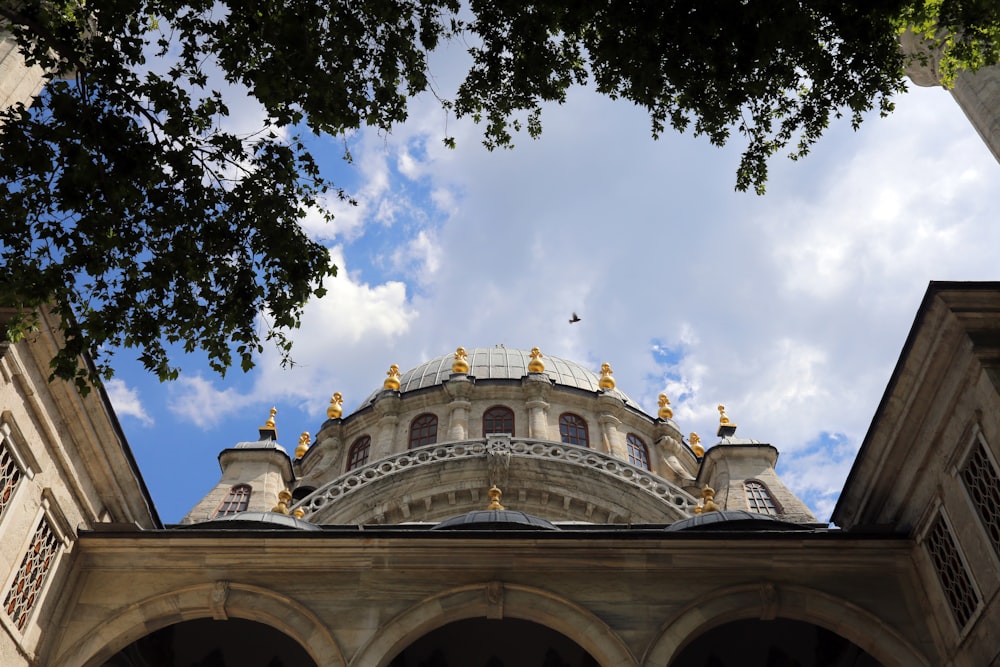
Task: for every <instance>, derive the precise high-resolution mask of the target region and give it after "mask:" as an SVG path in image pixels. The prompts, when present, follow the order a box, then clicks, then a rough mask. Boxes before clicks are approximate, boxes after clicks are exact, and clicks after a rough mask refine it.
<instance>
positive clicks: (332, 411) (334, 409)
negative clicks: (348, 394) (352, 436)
mask: <svg viewBox="0 0 1000 667" xmlns="http://www.w3.org/2000/svg"><path fill="white" fill-rule="evenodd" d="M343 403H344V395H343V394H341V393H340V392H339V391H335V392H333V396H332V397H331V398H330V405H328V406H326V418H327V419H340V415H342V414H344V405H343Z"/></svg>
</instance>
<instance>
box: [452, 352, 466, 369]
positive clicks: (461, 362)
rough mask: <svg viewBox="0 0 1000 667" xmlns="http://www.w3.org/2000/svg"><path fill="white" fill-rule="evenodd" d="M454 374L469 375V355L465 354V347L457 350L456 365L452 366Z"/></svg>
mask: <svg viewBox="0 0 1000 667" xmlns="http://www.w3.org/2000/svg"><path fill="white" fill-rule="evenodd" d="M451 372H452V373H468V372H469V355H468V354H467V353H466V352H465V348H464V347H459V348H458V349H456V350H455V363H453V364H452V365H451Z"/></svg>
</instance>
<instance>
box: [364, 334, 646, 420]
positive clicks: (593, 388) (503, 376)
mask: <svg viewBox="0 0 1000 667" xmlns="http://www.w3.org/2000/svg"><path fill="white" fill-rule="evenodd" d="M466 352H467V354H468V362H469V373H468V374H469V375H470V376H472V377H475V378H476V379H477V380H520V379H521V378H522V377H524V376H525V375H527V374H528V364H529V363H530V362H531V352H530V351H528V350H515V349H508V348H503V347H474V348H471V349H468V350H466ZM544 359H545V371H544V373H545V374H546V375H548V376H549V377H550V378H551V379H552V380H553V381H554V382H555V383H556V384H561V385H563V386H567V387H575V388H577V389H583V390H585V391H590V392H598V391H601V388H600V382H601V378H600V376H599V375H598V374H597V373H595V372H594V371H591V370H589V369H586V368H584V367H583V366H581V365H580V364H577V363H575V362H573V361H567V360H565V359H560V358H559V357H551V356H549V355H545V357H544ZM454 362H455V354H454V353H449V354H444V355H441V356H440V357H436V358H434V359H431V360H430V361H426V362H424V363H422V364H420V365H419V366H416V367H415V368H412V369H410V370H408V371H406V372H405V373H403V374H402V375H401V376H400V378H399V391H400V393H404V394H405V393H406V392H408V391H414V390H416V389H423V388H424V387H432V386H434V385H438V384H441V383H443V382H444V381H445V380H447V379H448V378H449V377H451V374H452V364H453V363H454ZM381 391H382V389H379V390H377V391H375V392H373V393H372V394H371V395H370V396H369V397H368V398H366V399H365V400H364V402H363V403H362V404H361V407H364V406H366V405H368V404H370V403H371V402H372V401H374V400H375V397H376V396H377V395H378V394H379V393H380V392H381ZM608 393H610V394H612V395H614V396H617V397H618V398H620V399H621V400H623V401H624V402H625V403H626V404H627V405H629V406H630V407H633V408H635V409H637V410H642V408H641V407H640V406H639V404H638V403H636V402H635V401H633V400H632V399H631V398H629V397H628V396H627V395H626V394H625V393H624V392H622V391H619V390H617V389H612V390H610V391H609V392H608Z"/></svg>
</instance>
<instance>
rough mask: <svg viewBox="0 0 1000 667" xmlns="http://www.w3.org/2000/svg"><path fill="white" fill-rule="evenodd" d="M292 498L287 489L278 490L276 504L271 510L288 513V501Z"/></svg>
mask: <svg viewBox="0 0 1000 667" xmlns="http://www.w3.org/2000/svg"><path fill="white" fill-rule="evenodd" d="M291 499H292V494H291V493H289V492H288V490H287V489H282V490H281V491H278V504H277V505H275V506H274V508H273V509H272V510H271V511H272V512H276V513H278V514H288V513H289V512H288V501H290V500H291Z"/></svg>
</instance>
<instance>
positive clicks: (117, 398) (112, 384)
mask: <svg viewBox="0 0 1000 667" xmlns="http://www.w3.org/2000/svg"><path fill="white" fill-rule="evenodd" d="M104 390H105V391H106V392H107V394H108V399H110V400H111V405H113V406H114V407H115V412H116V413H117V414H118V415H119V416H122V415H124V416H129V417H135V418H136V419H137V420H139V422H140V423H141V424H142V425H143V426H152V425H153V418H152V417H150V416H149V413H147V412H146V408H145V407H143V405H142V401H141V400H140V398H139V392H138V391H137V390H136V389H134V388H132V387H129V386H128V385H127V384H126V383H125V381H124V380H121V379H118V378H113V379H111V380H108V381H107V382H105V383H104Z"/></svg>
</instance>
